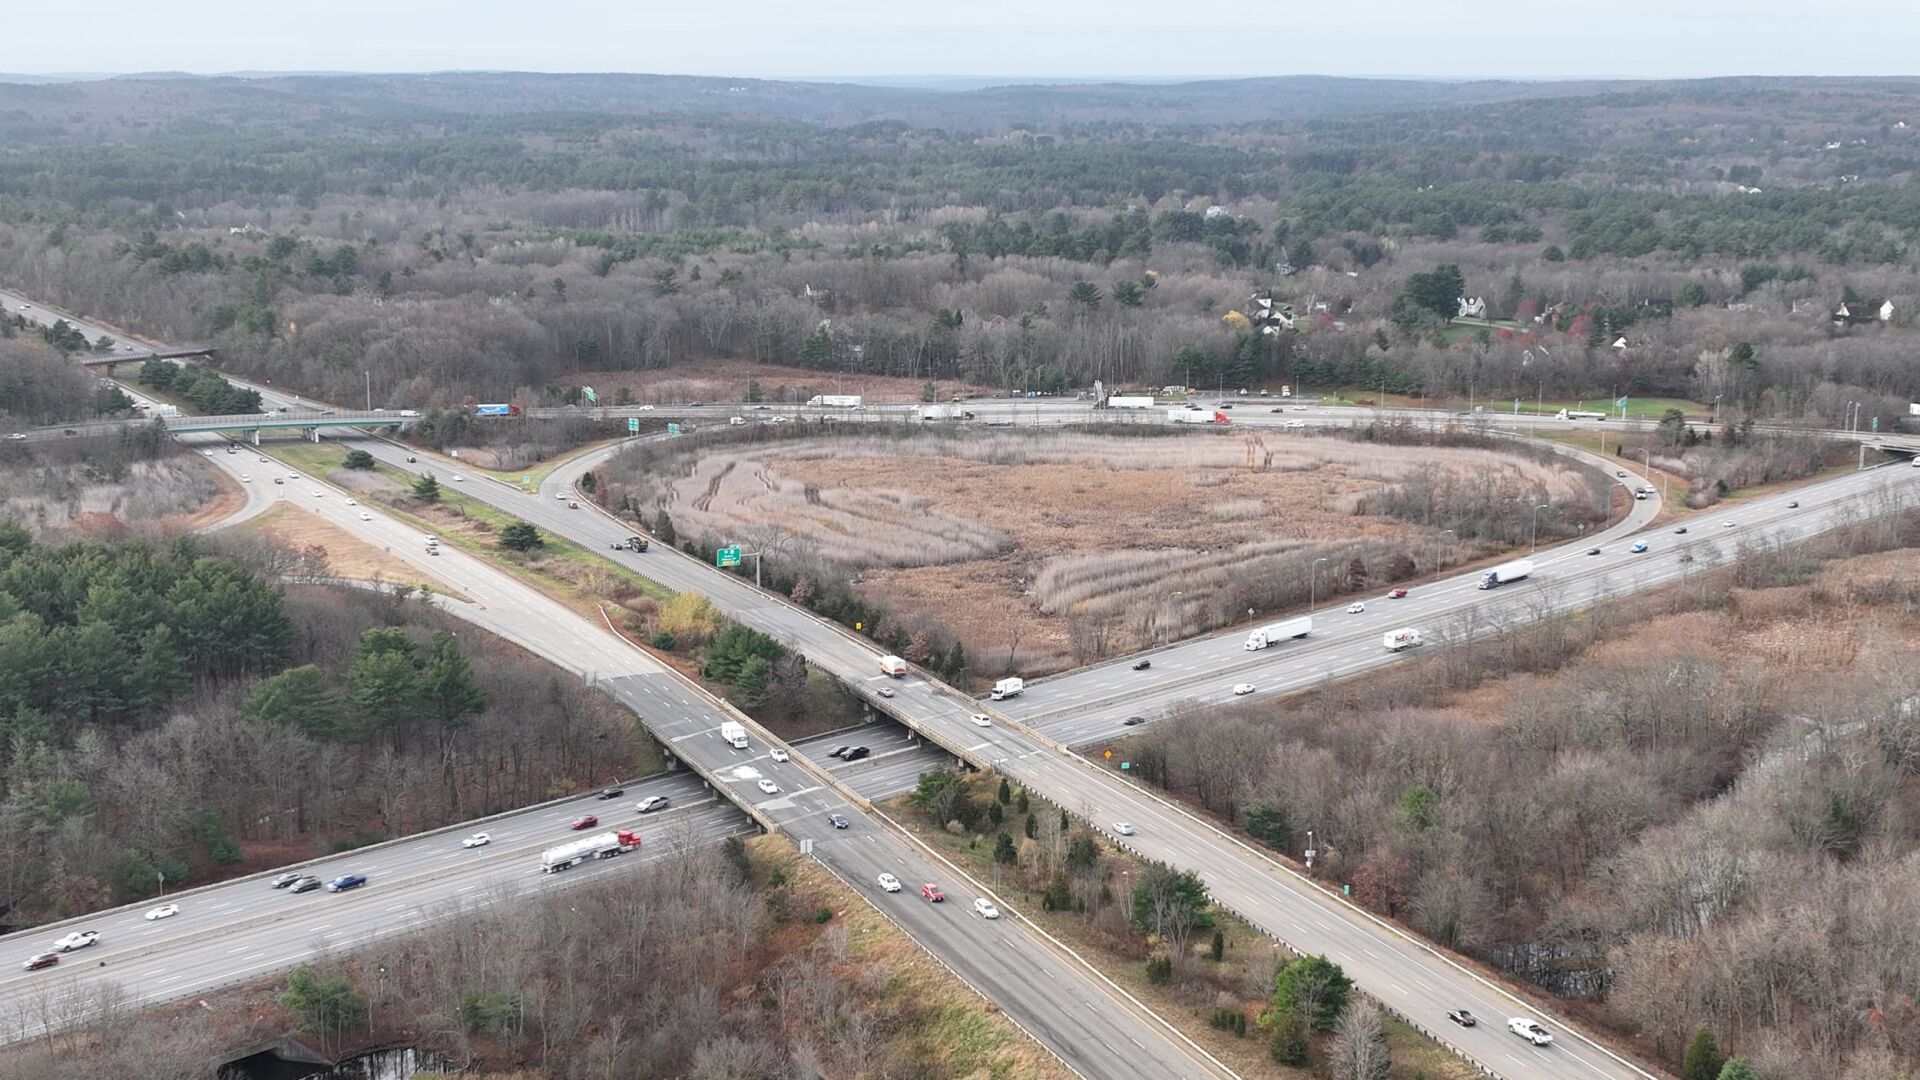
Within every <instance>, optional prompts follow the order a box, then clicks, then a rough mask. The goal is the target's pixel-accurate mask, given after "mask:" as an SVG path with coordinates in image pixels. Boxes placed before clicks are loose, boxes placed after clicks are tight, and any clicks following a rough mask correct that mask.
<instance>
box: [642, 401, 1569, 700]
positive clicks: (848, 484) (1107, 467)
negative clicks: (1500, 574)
mask: <svg viewBox="0 0 1920 1080" xmlns="http://www.w3.org/2000/svg"><path fill="white" fill-rule="evenodd" d="M977 435H978V433H974V432H963V433H950V434H941V433H934V432H922V433H920V434H919V435H918V436H917V437H912V438H900V437H896V436H891V435H865V434H859V435H841V436H838V437H834V438H820V439H804V440H798V441H786V442H773V443H765V444H758V445H741V446H732V447H722V448H718V449H710V450H708V451H706V452H704V453H703V454H702V455H701V456H699V457H698V458H692V457H688V458H685V459H681V461H680V464H679V470H680V471H679V472H678V473H677V475H671V476H665V475H659V474H655V475H654V476H653V477H651V478H650V479H651V480H652V481H653V483H654V498H655V500H656V501H657V502H658V503H659V504H660V505H663V506H665V507H667V508H668V510H669V512H670V513H671V514H672V516H673V520H674V521H675V523H676V527H677V528H678V530H679V531H680V532H681V533H682V534H683V535H686V536H698V535H705V536H707V537H710V538H715V539H726V540H730V541H735V542H743V543H747V544H750V545H752V546H753V547H755V548H758V549H761V550H765V551H768V552H769V553H770V557H772V558H775V559H783V560H786V561H788V562H790V563H792V564H794V565H797V566H801V567H814V568H817V569H818V570H819V571H820V572H822V573H830V574H835V575H840V576H851V577H854V578H855V579H856V581H857V582H858V585H857V588H858V589H859V591H860V592H861V593H862V594H863V595H864V596H866V597H867V598H869V599H871V600H875V601H877V602H880V603H881V604H883V605H884V606H885V607H887V608H889V609H890V610H892V611H894V612H896V613H898V614H899V615H900V616H901V617H903V618H905V619H907V620H909V621H910V622H911V621H920V622H933V623H937V624H938V625H940V626H942V627H944V628H945V629H946V630H947V631H949V632H950V633H952V634H954V635H955V636H957V637H958V638H959V639H960V640H961V641H962V642H963V643H964V644H965V645H966V646H967V651H968V654H969V655H970V656H973V657H974V658H975V664H974V669H975V673H976V674H980V675H990V674H998V673H999V672H1000V671H1001V670H1002V669H1017V670H1021V671H1025V672H1029V673H1033V672H1039V671H1045V670H1051V669H1057V668H1060V667H1064V666H1068V665H1069V664H1072V663H1076V662H1081V663H1083V662H1086V661H1088V660H1091V659H1097V658H1099V657H1101V656H1105V655H1111V654H1114V653H1116V652H1121V651H1126V650H1129V649H1134V648H1140V647H1145V646H1150V645H1154V644H1158V643H1160V642H1162V641H1169V640H1177V639H1179V638H1182V637H1186V636H1190V635H1192V634H1195V633H1199V632H1202V631H1204V630H1207V629H1210V628H1213V627H1217V626H1220V625H1225V624H1229V623H1232V622H1234V621H1236V620H1238V619H1244V618H1245V617H1246V609H1247V608H1249V607H1252V608H1254V609H1255V611H1256V612H1259V613H1265V612H1269V611H1274V610H1278V609H1280V608H1283V607H1286V606H1288V605H1290V604H1294V603H1299V602H1303V601H1305V600H1306V599H1307V598H1308V595H1309V593H1310V592H1312V591H1316V590H1317V593H1318V595H1319V597H1320V598H1322V599H1326V598H1328V597H1329V596H1331V595H1333V594H1335V593H1336V592H1338V591H1342V590H1349V591H1360V590H1362V589H1375V588H1378V587H1380V585H1381V584H1382V583H1383V582H1384V581H1385V580H1386V575H1385V571H1386V567H1387V564H1388V562H1389V560H1391V559H1392V558H1394V557H1395V556H1405V557H1406V558H1407V559H1410V560H1411V561H1412V563H1413V564H1415V565H1416V566H1417V567H1418V568H1419V569H1420V570H1421V571H1424V570H1425V569H1426V568H1428V567H1429V565H1430V564H1434V563H1436V562H1438V563H1439V564H1441V565H1445V564H1450V563H1454V562H1459V561H1463V560H1465V559H1469V558H1471V557H1473V556H1474V555H1475V554H1476V552H1474V551H1472V550H1466V549H1462V548H1461V546H1460V545H1455V544H1452V543H1450V542H1449V543H1441V542H1440V541H1442V540H1450V538H1446V537H1443V536H1442V535H1440V533H1439V531H1438V530H1428V529H1425V528H1422V527H1420V526H1417V525H1412V524H1407V523H1403V522H1400V521H1395V520H1388V519H1385V518H1381V517H1375V516H1367V515H1364V514H1363V513H1362V512H1361V507H1362V505H1363V503H1364V500H1365V499H1366V498H1367V496H1368V495H1370V494H1372V493H1374V492H1376V491H1379V490H1381V489H1382V488H1384V487H1386V486H1388V485H1391V484H1394V483H1396V482H1398V481H1400V480H1402V479H1404V478H1406V477H1408V476H1409V475H1411V474H1412V473H1414V472H1415V471H1416V470H1422V469H1426V468H1427V467H1429V466H1435V467H1438V468H1440V469H1441V470H1443V471H1446V472H1450V473H1469V472H1473V473H1495V474H1498V475H1500V476H1502V477H1503V478H1505V479H1506V480H1508V481H1510V482H1513V483H1518V484H1525V485H1528V486H1529V487H1530V488H1537V489H1538V490H1539V491H1541V492H1543V493H1545V494H1546V495H1547V496H1548V497H1552V498H1561V497H1576V496H1577V495H1578V494H1579V492H1580V491H1581V490H1582V481H1581V479H1580V476H1579V474H1578V472H1577V471H1576V470H1573V469H1571V468H1567V467H1563V466H1560V465H1557V464H1539V463H1534V462H1531V461H1525V460H1522V459H1519V458H1514V457H1508V456H1505V455H1501V454H1497V453H1494V452H1492V451H1487V450H1477V449H1433V448H1421V449H1410V448H1405V447H1395V446H1387V445H1382V444H1374V443H1355V442H1347V441H1344V440H1335V439H1318V438H1307V437H1301V436H1289V435H1282V434H1275V433H1260V434H1248V435H1244V436H1242V435H1233V436H1224V437H1223V436H1220V435H1217V434H1214V433H1206V434H1201V435H1192V436H1168V437H1157V438H1136V437H1120V436H1113V435H1099V434H1088V433H1080V432H1071V433H1067V432H1045V433H1029V432H996V433H992V434H989V435H985V436H980V437H976V436H977ZM1356 558H1357V559H1359V560H1360V561H1361V562H1362V564H1364V566H1365V569H1366V574H1365V576H1364V577H1360V578H1356V579H1352V580H1350V579H1349V568H1350V565H1351V564H1352V562H1353V560H1354V559H1356ZM1321 559H1325V560H1326V561H1327V564H1328V565H1326V566H1323V567H1320V568H1319V569H1318V571H1317V574H1316V576H1317V584H1316V585H1313V586H1311V587H1310V585H1309V582H1308V577H1309V574H1310V573H1315V571H1314V564H1315V563H1316V561H1318V560H1321Z"/></svg>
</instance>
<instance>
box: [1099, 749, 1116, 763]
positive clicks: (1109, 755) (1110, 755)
mask: <svg viewBox="0 0 1920 1080" xmlns="http://www.w3.org/2000/svg"><path fill="white" fill-rule="evenodd" d="M1100 756H1101V757H1103V758H1106V759H1107V760H1108V761H1112V760H1113V751H1111V750H1102V751H1100Z"/></svg>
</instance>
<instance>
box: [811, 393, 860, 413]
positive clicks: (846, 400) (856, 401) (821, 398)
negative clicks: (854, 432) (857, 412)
mask: <svg viewBox="0 0 1920 1080" xmlns="http://www.w3.org/2000/svg"><path fill="white" fill-rule="evenodd" d="M807 404H809V405H818V406H822V407H824V408H829V409H857V408H859V407H860V395H859V394H815V395H813V396H812V397H810V398H808V399H807Z"/></svg>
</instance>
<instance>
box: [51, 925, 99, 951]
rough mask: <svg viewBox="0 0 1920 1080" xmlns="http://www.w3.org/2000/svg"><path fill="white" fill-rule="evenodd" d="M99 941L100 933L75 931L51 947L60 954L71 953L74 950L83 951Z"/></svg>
mask: <svg viewBox="0 0 1920 1080" xmlns="http://www.w3.org/2000/svg"><path fill="white" fill-rule="evenodd" d="M99 940H100V931H98V930H75V931H74V932H73V933H71V934H68V935H67V936H66V937H63V938H61V939H60V940H59V941H56V942H54V943H53V947H54V948H56V949H59V950H60V951H61V952H72V951H73V950H75V949H84V948H86V947H87V946H89V945H93V944H96V943H98V942H99Z"/></svg>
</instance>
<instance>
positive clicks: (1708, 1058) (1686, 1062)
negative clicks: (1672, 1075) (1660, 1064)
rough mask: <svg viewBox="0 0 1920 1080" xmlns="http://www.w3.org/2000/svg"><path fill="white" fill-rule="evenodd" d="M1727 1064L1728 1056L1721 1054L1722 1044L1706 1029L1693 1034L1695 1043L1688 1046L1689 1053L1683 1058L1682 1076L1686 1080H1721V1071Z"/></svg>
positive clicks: (1681, 1065)
mask: <svg viewBox="0 0 1920 1080" xmlns="http://www.w3.org/2000/svg"><path fill="white" fill-rule="evenodd" d="M1726 1063H1727V1059H1726V1055H1724V1054H1722V1053H1721V1052H1720V1043H1719V1041H1718V1040H1717V1039H1715V1038H1714V1037H1713V1032H1711V1031H1708V1030H1707V1029H1706V1028H1704V1027H1703V1028H1701V1029H1700V1030H1698V1031H1696V1032H1694V1033H1693V1041H1692V1042H1690V1043H1688V1044H1687V1052H1686V1055H1685V1056H1684V1057H1682V1058H1681V1064H1680V1075H1681V1076H1682V1077H1684V1078H1685V1080H1719V1076H1720V1069H1721V1068H1722V1067H1723V1066H1725V1065H1726Z"/></svg>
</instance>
